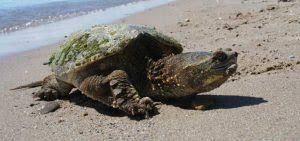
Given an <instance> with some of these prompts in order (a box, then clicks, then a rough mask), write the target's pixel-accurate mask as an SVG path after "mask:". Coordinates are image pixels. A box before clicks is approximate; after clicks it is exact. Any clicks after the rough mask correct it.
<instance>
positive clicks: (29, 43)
mask: <svg viewBox="0 0 300 141" xmlns="http://www.w3.org/2000/svg"><path fill="white" fill-rule="evenodd" d="M171 1H174V0H163V1H160V0H149V1H140V2H134V3H128V4H126V5H121V6H115V7H110V8H107V9H105V10H99V11H97V12H92V13H90V14H87V15H82V16H77V17H73V18H70V19H65V20H62V21H57V22H54V23H49V24H43V25H40V26H36V27H29V28H26V29H23V30H19V31H15V32H11V33H7V34H0V45H1V46H2V48H1V50H0V56H2V55H6V54H9V53H15V52H21V51H26V50H30V49H33V48H38V47H41V46H46V45H51V44H55V43H57V42H60V41H62V40H64V37H65V36H68V35H69V34H71V33H73V32H75V31H78V30H85V29H88V28H89V27H91V26H92V25H95V24H106V23H111V22H114V21H117V20H119V19H122V18H125V17H128V16H130V15H133V14H136V13H139V12H142V11H145V10H147V9H149V8H153V7H157V6H160V5H164V4H167V3H169V2H171ZM24 35H25V36H24Z"/></svg>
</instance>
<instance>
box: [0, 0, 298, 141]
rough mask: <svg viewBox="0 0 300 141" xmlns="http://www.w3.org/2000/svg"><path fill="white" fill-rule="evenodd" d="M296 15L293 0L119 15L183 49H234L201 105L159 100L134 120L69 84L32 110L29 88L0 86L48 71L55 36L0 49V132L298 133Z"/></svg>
mask: <svg viewBox="0 0 300 141" xmlns="http://www.w3.org/2000/svg"><path fill="white" fill-rule="evenodd" d="M270 5H271V6H270ZM299 15H300V3H299V0H298V1H295V2H287V3H279V4H278V3H277V1H275V0H243V1H241V0H219V4H217V3H216V1H213V0H178V1H176V2H173V3H170V4H168V5H165V6H161V7H158V8H154V9H151V10H148V11H145V12H143V13H140V14H137V15H134V16H131V17H129V18H126V19H124V20H121V21H119V22H124V23H139V24H149V25H154V26H157V28H158V29H160V30H161V31H163V32H164V33H166V34H168V35H171V36H173V37H175V38H176V39H178V40H179V41H180V42H181V43H182V44H184V45H185V51H186V52H187V51H198V50H206V51H208V50H214V49H217V48H221V47H222V48H228V47H231V48H232V49H233V50H236V51H238V52H239V53H240V55H239V59H238V64H239V68H238V73H237V75H236V76H234V77H233V78H231V80H230V81H228V82H227V83H225V84H224V85H222V86H221V87H219V88H217V89H215V90H213V91H211V92H208V93H206V94H204V95H211V96H212V97H214V98H215V99H216V100H217V104H216V106H214V107H213V108H212V109H211V110H208V111H204V112H202V111H195V110H187V109H182V108H180V107H176V106H173V105H166V104H165V105H163V106H162V108H161V109H160V110H159V112H160V113H159V114H158V115H155V116H154V117H152V118H151V119H148V120H141V121H139V120H134V119H130V118H128V117H127V116H124V115H123V114H121V113H120V112H118V111H112V110H110V109H107V108H104V107H103V106H102V105H101V104H98V103H97V102H93V101H91V100H88V99H86V98H85V97H80V96H79V98H78V95H76V94H72V95H71V100H64V101H60V102H62V108H60V109H58V110H57V111H55V112H53V113H50V114H46V115H39V114H37V110H38V109H39V108H41V107H42V105H43V104H45V102H43V101H34V100H33V99H32V98H31V94H30V93H32V92H33V91H34V90H25V91H9V90H8V89H9V88H12V87H15V86H17V85H20V84H25V83H29V82H33V81H35V80H40V79H41V78H42V77H43V76H45V75H47V74H49V73H50V70H49V68H48V67H47V66H42V63H43V62H44V61H45V60H47V58H48V57H49V55H50V53H51V52H53V50H55V48H56V47H57V46H55V47H53V46H51V47H45V48H40V49H37V50H33V51H28V52H25V53H21V54H17V55H14V56H9V57H6V58H2V59H1V60H0V65H1V68H0V72H1V74H0V78H1V80H2V81H1V82H0V93H1V95H0V107H1V108H0V113H1V116H0V140H107V139H111V140H282V141H283V140H284V141H285V140H295V141H296V140H300V94H299V92H300V65H299V63H300V62H299V61H300V17H299ZM186 19H189V20H190V22H186ZM199 98H201V96H199ZM35 104H37V105H35ZM30 105H31V106H30Z"/></svg>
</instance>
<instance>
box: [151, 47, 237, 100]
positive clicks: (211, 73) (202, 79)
mask: <svg viewBox="0 0 300 141" xmlns="http://www.w3.org/2000/svg"><path fill="white" fill-rule="evenodd" d="M237 56H238V54H237V52H234V51H232V50H231V49H226V50H217V51H215V52H187V53H181V54H177V55H174V56H169V57H166V58H164V59H162V60H160V61H158V62H155V63H153V64H152V66H151V67H150V71H149V74H148V78H150V80H151V82H152V84H153V85H152V86H153V87H152V89H153V90H155V91H156V90H160V91H161V92H163V93H164V94H165V96H174V94H175V95H176V96H177V97H180V96H187V95H191V94H197V93H201V92H207V91H211V90H213V89H215V88H217V87H219V86H220V85H221V84H223V83H224V82H225V81H226V80H227V79H228V78H229V77H230V76H231V75H232V74H234V73H235V71H236V69H237Z"/></svg>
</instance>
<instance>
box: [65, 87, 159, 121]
mask: <svg viewBox="0 0 300 141" xmlns="http://www.w3.org/2000/svg"><path fill="white" fill-rule="evenodd" d="M65 100H69V101H70V102H71V103H73V104H76V105H78V106H82V107H89V108H94V109H95V110H96V111H97V112H99V113H101V114H104V115H108V116H112V117H125V116H128V115H127V114H126V113H125V112H123V111H121V110H119V109H115V108H112V107H109V106H107V105H105V104H102V103H101V102H99V101H96V100H93V99H91V98H89V97H87V96H85V95H84V94H82V93H81V91H79V90H76V91H73V92H71V93H70V96H69V97H68V99H65ZM158 114H159V112H158V111H157V110H154V111H153V113H150V115H149V116H150V118H151V117H153V116H155V115H158ZM128 118H130V119H132V120H143V119H144V118H143V117H141V116H128Z"/></svg>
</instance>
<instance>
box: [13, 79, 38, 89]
mask: <svg viewBox="0 0 300 141" xmlns="http://www.w3.org/2000/svg"><path fill="white" fill-rule="evenodd" d="M42 85H43V81H36V82H33V83H30V84H26V85H23V86H19V87H16V88H13V89H10V90H18V89H30V88H35V87H40V86H42Z"/></svg>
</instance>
